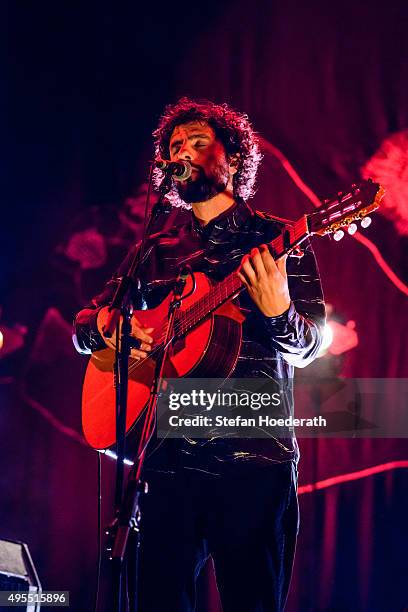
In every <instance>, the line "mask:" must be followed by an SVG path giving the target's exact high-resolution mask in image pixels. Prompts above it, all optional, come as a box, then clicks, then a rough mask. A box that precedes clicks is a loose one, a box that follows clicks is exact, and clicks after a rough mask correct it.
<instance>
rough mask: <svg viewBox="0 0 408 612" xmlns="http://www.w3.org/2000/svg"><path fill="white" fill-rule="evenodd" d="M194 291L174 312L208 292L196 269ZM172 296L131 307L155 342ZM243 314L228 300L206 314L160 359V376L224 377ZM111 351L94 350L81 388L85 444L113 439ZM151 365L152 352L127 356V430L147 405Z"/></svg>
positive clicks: (233, 357)
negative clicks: (149, 306) (146, 305)
mask: <svg viewBox="0 0 408 612" xmlns="http://www.w3.org/2000/svg"><path fill="white" fill-rule="evenodd" d="M194 277H195V281H196V287H195V290H194V293H193V294H192V295H190V296H189V297H186V299H185V300H182V303H181V307H180V309H179V311H178V312H180V313H183V312H184V311H186V310H187V309H188V308H189V307H190V306H192V305H193V304H195V303H196V302H197V301H198V300H199V299H200V298H201V297H203V296H204V295H206V294H207V293H208V292H209V291H210V289H211V287H212V283H211V281H210V280H209V279H208V278H207V277H206V276H205V274H203V273H202V272H198V273H195V274H194ZM191 289H192V280H191V278H188V280H187V283H186V287H185V289H184V291H183V295H187V294H189V293H190V291H191ZM171 299H172V296H171V295H169V296H168V297H167V298H166V299H165V300H164V301H163V302H162V303H161V304H160V305H159V306H157V307H156V308H153V309H151V310H139V311H135V312H134V315H135V317H136V318H137V319H138V320H139V321H140V322H141V323H142V324H143V325H145V326H147V327H154V330H153V332H152V334H151V335H152V337H153V345H152V353H154V348H155V346H157V345H159V344H160V343H161V342H162V341H163V336H164V333H165V327H166V325H165V323H166V322H167V315H168V311H169V305H170V302H171ZM244 318H245V317H244V316H243V315H242V314H241V311H240V309H239V308H238V307H237V306H235V305H234V304H233V303H232V302H231V301H230V302H227V303H226V304H224V305H222V306H221V307H220V308H218V309H217V310H215V311H214V312H213V313H212V314H210V315H209V316H208V317H207V318H206V319H205V320H204V321H203V322H201V323H200V324H199V325H197V326H196V327H194V328H193V329H192V330H191V331H189V332H188V333H187V334H186V335H185V336H184V337H182V338H181V339H177V340H176V341H175V342H174V343H173V344H172V345H171V346H170V348H169V352H168V357H167V360H166V363H165V365H164V376H165V377H167V378H179V377H183V376H190V377H192V378H202V377H208V378H211V377H214V378H226V377H228V376H229V374H230V373H231V372H232V370H233V368H234V367H235V364H236V361H237V359H238V355H239V351H240V347H241V339H242V322H243V320H244ZM114 360H115V352H114V351H113V350H112V349H110V348H107V349H104V350H102V351H97V352H95V353H94V354H93V355H92V357H91V359H90V361H89V364H88V367H87V370H86V373H85V379H84V386H83V394H82V428H83V432H84V436H85V439H86V440H87V442H88V444H89V445H90V446H92V447H93V448H95V449H98V450H102V449H108V448H110V447H111V446H113V445H114V444H115V442H116V419H115V387H114V376H113V368H114ZM154 371H155V360H154V355H152V357H148V358H147V359H143V360H141V361H140V362H139V361H137V360H135V359H132V358H130V360H129V387H128V407H127V415H126V433H127V434H129V433H130V432H131V430H132V429H134V427H135V425H136V423H137V422H138V420H139V417H140V415H141V414H142V413H143V411H144V409H145V408H146V405H147V402H148V400H149V395H150V389H151V386H152V383H153V376H154Z"/></svg>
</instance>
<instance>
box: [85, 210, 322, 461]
mask: <svg viewBox="0 0 408 612" xmlns="http://www.w3.org/2000/svg"><path fill="white" fill-rule="evenodd" d="M285 223H287V222H284V221H283V220H281V219H278V218H276V217H273V216H271V215H266V214H264V213H259V212H256V211H253V210H252V209H251V208H250V207H249V206H248V205H247V204H246V203H244V202H240V201H239V202H237V203H236V204H234V205H233V206H232V207H231V208H229V209H228V210H227V211H225V212H224V213H222V214H221V215H219V216H218V217H216V218H215V219H213V220H212V221H210V222H209V223H208V224H207V225H205V226H201V225H200V224H199V222H198V220H197V219H196V218H195V216H194V215H193V214H192V215H191V218H190V220H189V221H188V222H186V223H184V224H183V225H179V226H176V227H173V228H171V229H169V230H167V231H165V232H161V233H157V234H153V235H151V236H150V237H148V239H147V241H146V245H145V254H144V256H143V259H142V262H141V266H140V274H139V278H140V281H141V287H142V295H143V301H144V302H145V304H144V307H147V308H153V307H155V306H157V305H158V304H159V303H160V302H161V301H162V300H163V298H164V297H165V296H166V295H167V294H168V292H169V291H170V290H171V288H172V287H173V285H174V281H175V279H176V278H177V276H178V272H179V269H180V267H181V266H183V265H185V264H188V265H189V266H190V267H191V268H192V270H193V271H194V272H204V273H205V274H206V275H207V276H208V277H210V278H211V279H212V280H214V281H219V280H222V279H223V278H225V277H226V276H227V275H228V274H230V273H231V272H232V271H234V270H235V269H237V268H238V266H239V264H240V262H241V259H242V257H243V256H244V255H245V254H246V253H248V252H249V251H250V250H251V248H253V247H256V246H259V245H260V244H262V243H266V242H270V241H272V240H273V239H274V238H276V237H277V236H278V235H279V234H280V233H281V231H282V228H283V227H284V225H285ZM135 248H138V245H137V246H136V247H134V248H133V249H132V250H131V252H130V253H129V254H128V256H127V258H126V259H125V260H124V262H123V263H122V265H121V266H120V268H119V270H118V272H117V274H116V275H114V277H113V278H112V279H111V280H110V281H109V282H108V283H107V285H106V286H105V289H104V291H103V292H102V293H101V294H100V295H98V296H97V297H95V298H94V299H93V300H92V303H91V304H90V305H89V306H88V307H87V308H85V309H84V310H82V311H81V312H80V313H78V315H77V317H76V320H75V323H74V343H75V346H76V348H77V350H78V351H79V352H81V353H85V354H89V353H91V352H93V351H95V350H100V349H102V348H105V346H106V345H105V343H104V340H103V338H102V337H101V335H100V334H99V332H98V329H97V326H96V318H97V314H98V312H99V309H100V308H101V307H102V306H104V305H106V304H108V303H109V302H110V300H111V299H112V296H113V293H114V291H115V288H116V285H117V282H118V278H120V276H121V275H122V274H124V273H125V271H126V270H128V268H129V263H130V261H131V259H132V257H133V255H134V250H135ZM302 250H303V251H304V255H303V257H301V258H295V257H289V258H288V260H287V273H288V284H289V293H290V297H291V305H290V307H289V309H288V311H287V312H285V313H284V314H282V315H280V316H278V317H266V316H264V315H263V314H262V313H261V312H260V311H259V309H258V308H257V307H256V305H255V304H254V303H253V302H252V300H251V299H250V297H249V295H248V294H247V292H246V291H244V292H242V293H241V294H240V296H239V298H236V302H237V303H238V304H239V306H240V307H241V308H243V309H244V312H245V313H246V318H245V321H244V322H243V327H242V332H243V334H242V344H241V350H240V353H239V356H238V360H237V363H236V366H235V368H234V370H233V372H232V373H231V377H233V378H253V377H257V378H258V377H263V378H271V379H274V380H279V381H280V382H281V383H283V385H284V386H285V385H286V383H288V384H287V385H286V386H285V388H286V392H285V395H286V397H285V402H286V412H287V413H288V414H290V413H292V410H293V395H292V388H291V385H290V384H289V383H290V382H291V381H292V379H293V373H294V366H297V367H304V366H306V365H308V363H310V362H311V361H312V360H313V359H314V358H315V357H316V355H317V353H318V351H319V348H320V345H321V339H322V329H323V326H324V321H325V308H324V302H323V296H322V289H321V284H320V279H319V273H318V270H317V265H316V261H315V257H314V254H313V251H312V248H311V246H310V243H308V242H307V243H306V244H305V243H303V245H302ZM135 299H136V296H135ZM214 377H216V373H214ZM297 459H298V447H297V443H296V440H295V438H294V437H292V438H290V439H285V440H281V439H280V440H277V439H276V438H270V439H220V438H213V439H211V440H209V441H207V440H189V439H183V440H165V441H164V442H163V443H162V444H161V445H160V447H159V450H158V451H156V452H154V453H153V454H152V455H151V457H150V458H148V459H147V463H148V464H149V465H151V466H154V467H155V468H157V469H172V468H173V467H174V466H177V465H178V466H182V467H187V468H188V467H191V468H194V469H204V470H208V471H211V472H214V470H215V471H216V470H218V469H224V468H225V467H226V466H228V469H231V467H232V466H234V465H236V464H237V463H238V462H239V463H240V464H241V465H244V464H246V465H251V466H253V465H267V464H270V463H271V462H277V461H279V462H281V461H288V460H297ZM232 469H234V468H232Z"/></svg>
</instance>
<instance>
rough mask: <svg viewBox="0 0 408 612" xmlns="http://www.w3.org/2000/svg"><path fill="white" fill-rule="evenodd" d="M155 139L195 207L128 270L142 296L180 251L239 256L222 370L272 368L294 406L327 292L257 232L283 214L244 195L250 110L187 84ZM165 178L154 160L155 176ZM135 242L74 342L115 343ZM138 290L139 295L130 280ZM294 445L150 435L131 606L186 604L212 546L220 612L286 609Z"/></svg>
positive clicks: (249, 181) (179, 193)
mask: <svg viewBox="0 0 408 612" xmlns="http://www.w3.org/2000/svg"><path fill="white" fill-rule="evenodd" d="M154 139H155V147H156V154H157V157H161V158H164V159H170V160H171V161H187V162H189V164H191V167H192V173H191V176H190V178H188V179H187V180H185V181H178V182H176V181H173V185H172V188H171V190H170V192H169V194H168V199H169V200H170V201H171V202H172V203H173V204H175V205H180V204H184V205H185V206H188V207H190V208H191V217H190V218H189V220H188V221H187V222H185V223H183V224H181V225H178V226H177V227H174V228H171V229H169V230H166V231H164V232H160V233H156V234H153V235H151V236H149V237H148V238H147V241H146V245H145V251H144V255H143V258H142V262H141V266H140V269H139V273H138V277H139V279H140V281H141V288H142V296H143V300H144V302H145V305H146V306H147V308H148V309H149V308H153V307H155V306H157V305H158V304H159V303H160V302H161V301H162V300H163V298H164V297H165V296H166V295H167V294H168V293H169V291H170V290H171V288H172V286H173V285H174V281H175V279H176V278H177V275H178V271H179V269H180V267H181V266H183V265H185V264H188V265H189V266H190V267H191V269H192V270H193V272H204V273H205V274H206V275H207V276H208V277H209V278H210V279H212V280H213V281H220V280H222V279H223V278H225V277H226V276H227V275H228V274H230V273H231V272H232V271H234V270H238V275H239V278H240V279H241V281H242V283H243V284H244V286H245V291H243V292H242V293H241V294H240V296H239V307H240V308H241V309H242V312H243V313H245V317H243V318H244V320H243V322H242V343H241V346H240V350H239V355H238V358H237V360H236V363H235V365H234V368H233V371H232V373H231V376H232V377H234V378H253V377H260V378H265V379H266V378H268V379H274V380H277V381H281V382H282V386H283V388H284V389H287V391H286V396H285V398H284V399H285V402H286V405H287V407H288V410H291V409H292V407H293V398H292V394H291V391H290V387H288V384H287V383H288V381H290V380H291V379H292V378H293V373H294V366H297V367H304V366H306V365H308V364H309V363H310V362H311V361H313V359H314V358H315V357H316V355H317V353H318V351H319V348H320V344H321V339H322V328H323V325H324V319H325V310H324V303H323V298H322V290H321V286H320V280H319V275H318V271H317V267H316V263H315V259H314V255H313V252H312V250H311V247H310V245H309V244H307V245H306V247H304V249H303V250H304V254H303V257H301V258H293V257H289V258H288V259H286V257H282V258H281V259H279V260H278V261H277V262H275V261H274V259H273V257H272V255H271V254H270V251H269V249H268V247H267V246H266V243H268V242H270V241H271V240H273V239H274V238H276V237H277V236H278V235H279V234H280V233H281V231H282V227H283V225H284V223H283V221H282V220H280V219H277V218H275V217H273V216H271V215H265V214H262V213H258V212H256V211H254V210H253V209H252V208H250V206H249V205H248V204H247V200H248V199H249V198H250V197H251V196H252V195H253V190H254V184H255V177H256V173H257V169H258V165H259V163H260V160H261V155H260V152H259V145H258V141H257V138H256V136H255V134H254V132H253V130H252V127H251V125H250V123H249V121H248V118H247V116H246V115H243V114H241V113H238V112H236V111H234V110H232V109H231V108H229V107H228V106H227V105H225V104H224V105H217V104H213V103H211V102H207V101H205V102H196V101H193V100H189V99H187V98H183V99H181V100H180V101H179V102H178V103H177V104H175V105H172V106H168V107H167V108H166V109H165V112H164V114H163V116H162V117H161V119H160V122H159V126H158V128H157V130H156V131H155V132H154ZM162 178H163V175H162V174H161V171H157V175H156V181H157V182H160V180H161V179H162ZM133 251H134V250H133ZM131 256H133V252H132V253H131V254H129V256H128V258H127V259H126V260H125V261H124V263H123V264H122V266H121V268H120V269H119V271H118V273H117V274H116V275H115V276H114V277H113V279H112V280H111V281H110V282H108V283H107V285H106V287H105V290H104V291H103V292H102V293H101V294H100V295H99V296H97V297H96V298H95V299H94V300H93V301H92V304H91V305H89V306H88V307H87V308H86V309H84V310H82V311H81V312H80V313H79V314H78V315H77V318H76V321H75V335H74V341H75V345H76V347H77V349H78V350H79V351H80V352H81V353H85V354H89V353H91V352H94V351H98V350H101V349H104V348H106V347H107V346H110V347H112V348H113V347H114V343H115V338H114V337H113V338H112V339H109V340H107V339H105V338H103V335H102V328H103V325H104V323H105V321H106V316H107V308H108V304H109V303H110V300H111V299H112V296H113V294H114V291H115V288H116V286H117V282H118V280H117V279H118V278H119V277H120V276H121V275H122V274H123V273H124V272H126V270H127V268H128V266H129V261H130V258H131ZM134 293H135V299H136V287H134ZM234 303H237V300H235V302H234ZM152 333H153V329H152V328H151V327H144V326H142V325H141V324H140V323H139V322H138V320H137V319H136V318H135V317H134V318H133V321H132V335H133V337H134V338H135V339H138V340H139V347H138V348H135V349H133V350H132V357H133V358H135V359H144V358H146V357H147V356H148V354H149V352H150V350H151V345H152V341H153V339H152V335H151V334H152ZM226 348H228V347H226ZM213 376H214V377H217V372H216V371H215V372H214V374H213ZM298 454H299V453H298V447H297V443H296V440H295V438H294V437H289V438H285V439H284V440H282V439H277V438H268V439H263V440H256V439H236V438H234V439H231V438H220V437H216V438H213V439H210V440H191V439H188V438H183V439H171V440H165V441H164V442H162V443H161V444H160V445H159V447H158V448H157V447H156V448H155V449H153V450H152V451H151V453H150V454H149V455H148V457H147V459H146V462H145V467H144V477H145V479H146V480H147V481H148V483H149V493H148V495H146V496H145V497H144V499H143V500H142V517H143V518H142V527H141V556H140V573H139V575H140V580H139V601H140V604H139V605H140V611H141V612H187V611H193V610H194V603H195V582H196V579H197V577H198V574H199V571H200V568H201V567H202V566H203V565H204V563H205V561H206V560H207V558H208V557H209V556H210V555H211V557H212V559H213V562H214V568H215V574H216V578H217V585H218V589H219V592H220V597H221V602H222V606H223V611H224V612H272V611H273V612H277V611H281V610H283V609H284V606H285V601H286V598H287V594H288V589H289V583H290V577H291V572H292V565H293V559H294V553H295V543H296V536H297V531H298V504H297V496H296V487H297V468H296V466H297V461H298V458H299V457H298Z"/></svg>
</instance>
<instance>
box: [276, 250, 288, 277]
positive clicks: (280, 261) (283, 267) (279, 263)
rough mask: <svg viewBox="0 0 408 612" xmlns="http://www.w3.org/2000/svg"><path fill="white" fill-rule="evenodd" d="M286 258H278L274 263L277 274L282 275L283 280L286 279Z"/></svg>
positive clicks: (285, 256)
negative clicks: (276, 267)
mask: <svg viewBox="0 0 408 612" xmlns="http://www.w3.org/2000/svg"><path fill="white" fill-rule="evenodd" d="M287 258H288V256H287V255H284V256H283V257H280V259H278V261H277V262H276V265H277V266H278V270H279V272H280V273H281V274H282V276H283V277H284V278H287V277H288V275H287V272H286V260H287Z"/></svg>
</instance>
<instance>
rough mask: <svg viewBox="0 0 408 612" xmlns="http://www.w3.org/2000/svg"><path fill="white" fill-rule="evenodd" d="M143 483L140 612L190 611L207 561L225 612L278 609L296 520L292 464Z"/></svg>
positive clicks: (182, 473)
mask: <svg viewBox="0 0 408 612" xmlns="http://www.w3.org/2000/svg"><path fill="white" fill-rule="evenodd" d="M145 478H146V479H147V480H148V483H149V493H148V495H147V496H145V498H144V499H143V502H142V513H143V514H142V539H141V550H140V562H139V563H140V565H139V611H140V612H190V611H193V610H194V602H195V582H196V579H197V577H198V574H199V572H200V569H201V568H202V567H203V565H204V563H205V561H206V560H207V558H208V556H209V555H211V556H212V558H213V561H214V567H215V573H216V579H217V585H218V589H219V592H220V596H221V601H222V606H223V612H278V611H281V610H283V608H284V605H285V601H286V597H287V593H288V589H289V582H290V577H291V572H292V564H293V558H294V554H295V545H296V536H297V531H298V518H299V514H298V503H297V496H296V485H297V482H296V481H297V477H296V467H295V466H294V465H293V463H292V462H288V463H281V464H273V465H271V466H270V467H264V468H257V469H256V468H252V469H251V470H249V471H248V470H246V471H245V472H242V471H241V470H240V469H237V471H236V472H235V473H234V472H232V473H228V474H225V475H221V476H215V475H212V474H208V473H206V472H200V471H197V470H188V469H184V470H179V471H178V472H177V473H176V474H169V473H163V472H162V473H161V472H147V473H146V474H145ZM131 573H132V572H130V574H131Z"/></svg>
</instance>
